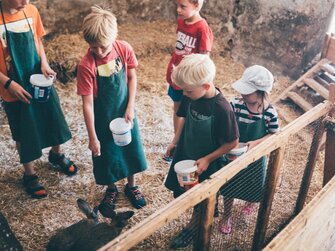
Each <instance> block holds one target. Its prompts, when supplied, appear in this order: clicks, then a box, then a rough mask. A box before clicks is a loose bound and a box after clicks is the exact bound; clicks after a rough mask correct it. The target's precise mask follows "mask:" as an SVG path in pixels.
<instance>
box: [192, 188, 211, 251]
mask: <svg viewBox="0 0 335 251" xmlns="http://www.w3.org/2000/svg"><path fill="white" fill-rule="evenodd" d="M215 203H216V194H215V195H212V196H211V197H209V198H208V199H206V200H204V201H203V202H202V203H201V204H200V224H199V225H200V227H199V228H200V231H199V235H198V238H197V242H195V243H194V244H193V250H196V251H206V250H210V239H211V228H212V224H213V217H214V210H215Z"/></svg>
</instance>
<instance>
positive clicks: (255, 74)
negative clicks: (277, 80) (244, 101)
mask: <svg viewBox="0 0 335 251" xmlns="http://www.w3.org/2000/svg"><path fill="white" fill-rule="evenodd" d="M273 81H274V80H273V75H272V73H271V72H270V71H269V70H268V69H266V68H265V67H263V66H260V65H253V66H250V67H248V68H247V69H245V71H244V72H243V75H242V77H241V78H240V79H239V80H237V81H236V82H235V83H234V84H233V88H234V89H235V90H236V91H237V92H239V93H241V94H242V95H248V94H251V93H253V92H255V91H265V92H268V93H269V92H270V91H271V90H272V86H273Z"/></svg>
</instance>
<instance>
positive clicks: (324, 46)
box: [321, 33, 331, 58]
mask: <svg viewBox="0 0 335 251" xmlns="http://www.w3.org/2000/svg"><path fill="white" fill-rule="evenodd" d="M330 38H331V35H330V34H329V33H326V35H325V38H324V39H323V44H322V49H321V58H325V57H326V56H327V51H328V48H329V43H330Z"/></svg>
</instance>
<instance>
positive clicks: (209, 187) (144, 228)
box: [99, 101, 332, 251]
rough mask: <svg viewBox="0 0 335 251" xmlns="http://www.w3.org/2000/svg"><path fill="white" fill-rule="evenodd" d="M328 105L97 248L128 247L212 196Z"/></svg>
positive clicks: (261, 144) (314, 110)
mask: <svg viewBox="0 0 335 251" xmlns="http://www.w3.org/2000/svg"><path fill="white" fill-rule="evenodd" d="M331 107H332V104H331V103H330V102H328V101H326V102H324V103H321V104H319V105H317V106H315V107H314V108H313V109H312V110H310V111H309V112H306V113H304V114H303V115H302V116H300V117H299V118H298V119H296V120H294V121H293V122H291V123H290V124H288V125H287V126H285V127H284V128H282V130H281V131H280V132H278V133H276V134H274V135H272V136H271V137H269V138H267V139H266V140H264V141H263V142H262V143H260V144H259V145H257V146H256V147H255V148H253V150H252V151H250V152H246V153H245V154H243V155H242V156H241V157H239V158H237V159H236V160H234V161H232V162H231V163H229V164H228V165H226V166H225V167H224V168H222V169H221V170H219V171H218V172H216V173H215V174H213V175H212V176H211V177H210V179H207V180H205V181H204V182H202V183H200V184H199V185H196V186H195V187H193V188H192V189H190V190H189V191H187V192H186V193H184V194H183V195H181V196H180V197H178V198H177V199H175V200H173V201H172V202H170V203H169V204H168V205H166V206H165V207H163V208H160V209H158V210H157V211H156V212H155V213H153V214H152V215H149V216H148V217H147V218H146V219H144V220H143V221H141V222H139V223H138V224H136V225H135V226H133V227H132V228H131V229H129V230H128V231H126V232H124V233H122V234H121V235H119V236H118V237H116V238H115V239H114V240H112V241H110V242H109V243H107V244H106V245H105V246H103V247H102V248H100V249H99V251H104V250H113V251H118V250H128V249H130V248H132V247H134V246H135V245H137V244H138V243H140V242H141V241H143V240H144V239H145V238H147V237H149V236H150V235H152V234H153V233H154V232H155V231H156V230H158V229H159V228H161V227H163V226H165V225H166V224H168V223H169V222H171V221H173V220H174V219H177V218H178V217H179V216H180V215H181V214H182V213H184V212H185V211H186V210H188V209H189V208H191V207H193V206H195V205H196V204H198V203H199V202H201V201H203V200H205V199H206V198H209V197H210V196H212V195H214V194H215V195H216V193H217V191H219V189H220V188H221V186H222V185H224V184H225V183H226V182H227V181H228V180H230V179H231V178H232V177H233V176H235V175H236V174H237V173H238V172H239V171H241V170H242V169H244V168H245V166H247V165H249V164H250V163H252V162H254V161H255V160H257V159H259V158H260V157H262V156H263V155H266V154H269V153H271V152H272V151H273V150H275V149H277V148H279V147H281V146H283V145H284V144H285V143H286V141H287V140H288V138H289V137H290V136H292V135H293V134H295V133H297V132H298V131H300V130H301V128H304V127H305V126H307V125H309V124H310V123H311V122H313V121H315V120H316V119H318V118H320V117H321V116H324V115H325V114H326V113H328V112H329V110H330V109H331Z"/></svg>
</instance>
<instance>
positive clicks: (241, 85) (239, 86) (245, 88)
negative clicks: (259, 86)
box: [233, 79, 257, 95]
mask: <svg viewBox="0 0 335 251" xmlns="http://www.w3.org/2000/svg"><path fill="white" fill-rule="evenodd" d="M233 88H234V89H235V90H236V91H237V92H239V93H241V94H242V95H248V94H251V93H253V92H255V91H257V90H256V89H255V88H254V87H252V86H250V85H249V84H247V83H245V82H244V81H243V80H241V79H239V80H237V81H236V82H235V83H234V84H233Z"/></svg>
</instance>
